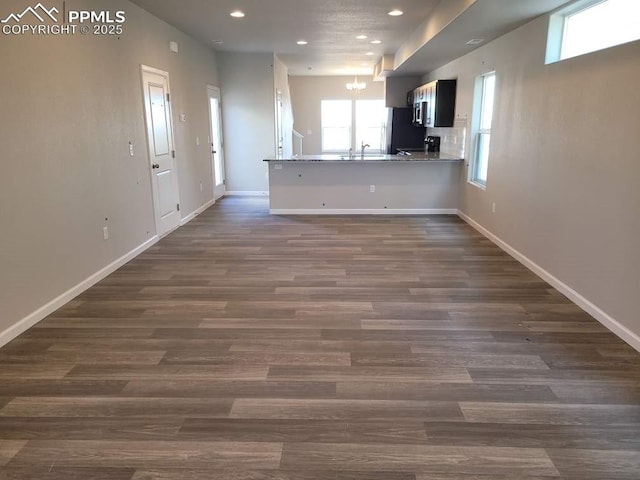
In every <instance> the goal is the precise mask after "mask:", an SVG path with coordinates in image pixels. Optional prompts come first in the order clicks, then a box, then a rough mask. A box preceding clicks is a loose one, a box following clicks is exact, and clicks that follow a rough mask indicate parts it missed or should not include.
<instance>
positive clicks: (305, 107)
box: [289, 76, 384, 154]
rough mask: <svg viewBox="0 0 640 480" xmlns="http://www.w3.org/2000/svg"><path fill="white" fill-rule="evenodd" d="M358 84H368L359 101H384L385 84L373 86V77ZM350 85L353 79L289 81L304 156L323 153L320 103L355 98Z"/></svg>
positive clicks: (362, 78) (293, 78)
mask: <svg viewBox="0 0 640 480" xmlns="http://www.w3.org/2000/svg"><path fill="white" fill-rule="evenodd" d="M358 81H359V82H366V83H367V88H365V89H364V90H362V91H361V92H360V93H359V94H358V98H363V99H373V100H375V99H383V98H384V83H383V82H374V81H373V78H372V77H358ZM348 82H353V77H305V76H302V77H294V76H291V77H289V85H290V87H291V102H292V104H293V117H294V128H295V129H296V130H297V131H298V132H300V133H301V134H302V135H304V146H303V148H304V149H303V153H305V154H315V153H320V152H321V151H322V136H321V125H320V102H321V101H322V100H343V99H350V98H354V94H353V93H352V92H350V91H349V90H347V87H346V85H347V83H348ZM309 132H311V133H309Z"/></svg>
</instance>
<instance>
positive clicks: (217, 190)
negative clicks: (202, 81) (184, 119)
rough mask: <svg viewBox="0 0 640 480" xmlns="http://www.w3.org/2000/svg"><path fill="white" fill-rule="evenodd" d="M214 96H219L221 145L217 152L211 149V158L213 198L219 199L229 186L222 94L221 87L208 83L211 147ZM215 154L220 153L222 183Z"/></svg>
mask: <svg viewBox="0 0 640 480" xmlns="http://www.w3.org/2000/svg"><path fill="white" fill-rule="evenodd" d="M212 98H217V99H218V112H217V113H216V114H217V116H218V136H219V138H220V147H219V149H218V150H219V151H217V152H216V153H215V154H214V153H213V151H211V150H210V152H211V153H210V158H211V181H212V188H213V190H212V191H213V200H214V201H215V200H218V199H219V198H222V197H224V195H225V194H226V187H227V182H226V179H227V175H226V171H225V164H224V161H225V160H224V159H225V156H224V136H223V128H222V94H221V92H220V87H216V86H214V85H207V110H208V111H209V135H208V138H209V147H210V148H213V136H212V135H213V122H212V120H213V114H214V112H212V111H211V99H212ZM214 155H218V158H219V159H220V169H221V171H222V182H221V183H220V185H221V186H220V185H218V183H217V181H218V179H217V178H216V165H215V161H216V159H215V157H214Z"/></svg>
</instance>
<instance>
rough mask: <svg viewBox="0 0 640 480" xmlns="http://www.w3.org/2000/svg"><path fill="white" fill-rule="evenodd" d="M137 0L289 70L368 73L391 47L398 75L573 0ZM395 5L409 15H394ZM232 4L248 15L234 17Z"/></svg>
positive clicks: (222, 47)
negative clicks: (271, 55) (269, 56)
mask: <svg viewBox="0 0 640 480" xmlns="http://www.w3.org/2000/svg"><path fill="white" fill-rule="evenodd" d="M132 2H133V3H135V4H137V5H139V6H140V7H142V8H144V9H145V10H147V11H149V12H150V13H152V14H154V15H155V16H157V17H159V18H161V19H162V20H164V21H166V22H167V23H169V24H171V25H173V26H175V27H177V28H178V29H180V30H182V31H184V32H186V33H188V34H190V35H192V36H193V37H195V38H197V39H199V40H200V41H202V42H203V43H205V44H207V45H209V46H211V47H212V48H214V49H215V50H217V51H225V52H273V53H276V54H277V55H278V57H279V58H280V59H281V60H282V61H283V62H284V63H285V64H286V65H287V67H288V68H289V74H290V75H353V74H359V75H367V74H368V75H370V74H371V73H372V71H373V67H374V65H375V63H376V62H377V61H378V60H379V59H380V58H381V57H382V56H383V55H393V56H394V58H395V64H394V65H393V69H392V71H389V72H387V74H388V75H392V76H393V75H412V74H413V75H417V74H423V73H426V72H428V71H430V70H433V69H434V68H437V67H439V66H441V65H443V64H445V63H447V62H448V61H450V60H452V59H454V58H457V57H459V56H461V55H464V54H465V53H467V52H469V51H471V50H473V49H474V48H477V47H478V46H479V45H476V46H469V45H467V44H466V43H467V41H468V40H470V39H476V38H481V39H484V42H483V43H486V42H488V41H490V40H492V39H494V38H497V37H499V36H500V35H503V34H504V33H506V32H508V31H510V30H513V29H514V28H517V27H518V26H519V25H522V24H524V23H526V22H528V21H529V20H531V19H533V18H535V17H537V16H539V15H541V14H543V13H546V12H548V11H550V10H553V9H555V8H557V7H558V6H560V5H562V4H564V3H567V0H391V1H389V0H322V1H319V0H132ZM395 8H399V9H401V10H402V11H403V12H404V15H402V16H399V17H391V16H389V15H388V12H389V11H390V10H393V9H395ZM234 10H242V11H243V12H244V13H245V14H246V16H245V17H244V18H232V17H231V16H230V15H229V14H230V13H231V12H232V11H234ZM358 35H367V38H366V39H356V36H358ZM298 40H306V41H307V42H308V44H307V45H298V44H297V43H296V42H297V41H298ZM372 40H380V41H381V42H382V43H380V44H372V43H371V41H372ZM367 54H368V55H367Z"/></svg>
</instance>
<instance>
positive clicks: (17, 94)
mask: <svg viewBox="0 0 640 480" xmlns="http://www.w3.org/2000/svg"><path fill="white" fill-rule="evenodd" d="M74 7H75V8H78V9H82V8H85V9H88V10H92V9H106V10H124V11H125V12H126V17H127V19H126V23H125V25H124V28H125V32H124V34H123V35H121V36H120V37H94V36H92V35H86V36H81V35H78V36H69V37H64V36H63V37H52V36H30V35H27V36H20V37H12V36H5V35H3V36H2V39H1V41H0V58H2V70H3V74H2V75H1V76H0V91H2V92H3V93H2V96H1V97H0V145H1V147H2V174H0V225H1V227H0V228H1V229H2V234H1V235H0V306H1V308H0V310H1V312H2V313H1V314H0V344H1V343H3V342H6V341H7V340H8V339H10V337H11V336H14V335H15V334H17V333H20V331H21V330H22V329H24V328H26V327H28V326H29V322H31V323H33V322H34V321H37V320H39V319H40V318H42V315H44V314H46V313H47V309H50V308H51V306H52V305H53V304H51V303H50V302H52V301H53V300H54V299H56V298H57V297H59V296H61V295H62V294H64V293H65V292H67V291H69V290H70V289H72V288H73V287H75V286H77V285H78V284H80V283H81V282H83V281H84V280H85V279H87V278H88V277H90V276H92V275H93V274H95V273H96V272H98V271H99V270H101V269H102V268H104V267H105V266H107V265H109V264H111V263H112V262H114V261H116V260H117V259H119V258H121V257H122V256H124V255H125V254H127V253H128V252H131V251H133V250H134V249H136V248H137V247H139V246H140V245H143V244H145V242H148V241H150V240H152V239H153V238H154V237H155V222H154V215H153V203H152V195H151V180H150V178H151V177H150V168H149V167H150V165H149V160H148V155H147V147H146V134H145V125H144V115H143V99H142V84H141V73H140V65H141V64H146V65H149V66H153V67H156V68H160V69H163V70H166V71H168V72H169V75H170V82H171V89H172V93H173V114H174V125H175V140H176V143H175V145H176V152H177V160H178V176H179V181H180V202H181V205H182V209H181V210H182V211H181V213H182V214H183V215H184V216H186V215H188V214H190V213H191V212H193V211H195V210H196V209H198V208H199V207H200V206H202V205H204V204H205V203H207V202H208V201H210V200H211V199H212V198H213V193H212V183H211V162H210V159H209V152H208V148H207V145H206V141H204V142H201V144H200V146H199V147H198V146H196V144H195V138H196V136H199V137H200V138H201V139H203V138H204V139H206V137H207V132H208V130H209V120H208V113H207V97H206V85H207V84H214V85H215V84H217V83H218V80H217V71H216V61H215V54H214V53H213V52H212V51H211V50H209V49H208V48H206V47H204V46H203V45H201V44H199V43H198V42H196V41H195V40H193V39H192V38H190V37H188V36H187V35H185V34H183V33H181V32H179V31H178V30H176V29H175V28H173V27H170V26H169V25H167V24H166V23H164V22H162V21H160V20H158V19H157V18H155V17H153V16H151V15H150V14H148V13H147V12H145V11H144V10H142V9H140V8H138V7H137V6H135V5H133V4H131V3H129V2H127V1H125V0H109V1H107V0H93V1H82V0H78V1H76V2H75V3H74ZM24 8H25V2H24V1H22V0H5V1H4V2H3V3H2V7H1V11H2V13H3V14H4V13H5V12H6V14H9V13H11V12H14V11H15V12H18V13H19V12H21V11H22V10H24ZM4 16H5V15H3V17H4ZM170 40H175V41H177V42H178V43H179V46H180V53H179V54H173V53H170V52H169V48H168V43H169V41H170ZM181 112H182V113H185V114H186V115H187V121H186V123H180V122H179V121H178V115H179V113H181ZM129 141H131V142H132V143H133V144H134V148H135V156H134V157H130V156H129V150H128V143H129ZM201 181H202V182H203V187H204V191H202V192H201V191H200V188H199V184H200V182H201ZM105 219H108V220H105ZM105 225H107V226H108V227H109V233H110V238H109V240H108V241H104V240H103V238H102V228H103V226H105ZM39 309H43V310H41V311H39V312H36V311H38V310H39ZM23 320H24V322H22V323H19V322H21V321H23ZM18 324H19V325H18ZM16 325H18V326H17V327H15V328H13V329H12V330H11V331H9V332H7V329H9V328H10V327H12V326H16ZM3 332H4V333H3Z"/></svg>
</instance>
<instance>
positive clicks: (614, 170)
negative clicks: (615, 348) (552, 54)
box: [425, 17, 640, 348]
mask: <svg viewBox="0 0 640 480" xmlns="http://www.w3.org/2000/svg"><path fill="white" fill-rule="evenodd" d="M546 36H547V18H545V17H541V18H539V19H537V20H534V21H533V22H531V23H529V24H527V25H525V26H523V27H521V28H519V29H518V30H516V31H514V32H512V33H510V34H508V35H506V36H504V37H501V38H499V39H498V40H496V41H494V42H491V43H490V44H488V45H486V46H484V47H482V48H480V49H478V50H475V51H474V52H472V53H470V54H468V55H466V56H464V57H462V58H460V59H458V60H455V61H453V62H451V63H449V64H448V65H446V66H444V67H442V68H440V69H438V70H436V71H434V72H432V73H431V74H430V75H428V76H427V77H425V80H431V79H437V78H455V77H457V78H458V96H457V114H459V115H465V114H468V115H469V117H470V115H471V106H472V93H473V82H474V78H475V77H476V76H477V75H480V74H482V73H485V72H487V71H490V70H495V71H496V72H497V79H498V80H497V82H498V83H497V98H496V105H495V116H494V124H493V133H492V139H491V154H490V165H489V175H488V183H487V189H486V190H481V189H479V188H476V187H474V186H472V185H470V184H468V183H467V182H466V181H465V180H463V183H462V185H461V195H460V208H461V210H462V211H463V212H464V213H465V214H466V215H468V216H469V217H471V219H472V220H473V221H475V222H477V223H478V224H480V225H481V226H482V227H484V228H486V229H487V230H489V231H490V232H492V233H493V234H495V235H496V236H497V237H499V238H500V239H501V240H503V241H504V242H506V243H507V244H508V245H510V246H511V247H513V248H514V249H516V250H517V251H519V252H520V253H522V254H523V255H525V256H526V257H528V258H529V259H530V260H532V261H533V262H534V263H535V264H537V265H538V266H540V267H542V268H543V269H545V270H546V271H547V272H549V273H551V274H552V275H553V276H555V277H556V278H557V279H559V280H560V281H561V282H563V283H564V284H566V285H567V286H568V287H570V288H571V289H573V290H574V291H575V292H577V294H579V295H580V296H582V297H584V298H585V299H586V300H587V301H588V302H590V303H591V304H593V306H594V307H595V308H596V309H599V310H600V311H602V313H603V315H602V316H603V317H605V318H607V319H610V320H613V321H615V322H618V323H619V324H621V325H622V326H623V328H621V329H620V328H619V329H618V330H617V331H618V333H620V332H621V331H622V332H623V334H624V328H626V329H629V330H630V331H631V332H632V333H631V332H627V333H629V335H626V337H625V338H626V339H627V340H629V339H630V338H631V341H633V342H635V345H636V348H638V346H639V345H640V337H638V335H640V315H639V314H638V312H640V295H638V293H639V292H640V275H639V274H638V272H640V249H639V248H638V245H639V241H640V240H639V239H640V188H638V179H640V141H639V140H638V132H639V131H640V115H639V114H638V112H639V111H640V89H639V88H638V85H637V84H638V81H637V79H638V78H640V61H638V59H639V58H640V42H633V43H630V44H627V45H622V46H618V47H614V48H610V49H607V50H604V51H600V52H595V53H592V54H589V55H585V56H582V57H577V58H573V59H569V60H566V61H562V62H559V63H555V64H551V65H544V58H545V41H546ZM467 151H470V150H469V148H467ZM464 177H465V178H466V173H465V175H464ZM494 202H495V203H496V207H497V211H496V213H495V214H492V213H491V205H492V203H494Z"/></svg>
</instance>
